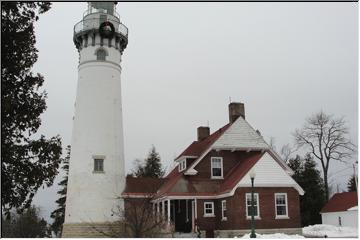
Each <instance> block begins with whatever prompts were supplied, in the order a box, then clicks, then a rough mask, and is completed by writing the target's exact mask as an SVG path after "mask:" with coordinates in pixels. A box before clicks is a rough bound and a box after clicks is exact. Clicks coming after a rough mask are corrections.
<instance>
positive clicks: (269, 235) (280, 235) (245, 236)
mask: <svg viewBox="0 0 360 240" xmlns="http://www.w3.org/2000/svg"><path fill="white" fill-rule="evenodd" d="M241 238H250V233H248V234H245V235H244V236H242V237H241ZM256 238H267V239H279V238H304V237H303V236H301V235H297V234H294V235H288V234H284V233H274V234H258V233H256Z"/></svg>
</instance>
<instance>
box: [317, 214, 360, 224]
mask: <svg viewBox="0 0 360 240" xmlns="http://www.w3.org/2000/svg"><path fill="white" fill-rule="evenodd" d="M339 217H341V225H342V227H355V228H357V227H358V211H357V210H354V211H344V212H331V213H321V218H322V223H323V224H328V225H333V226H337V227H339Z"/></svg>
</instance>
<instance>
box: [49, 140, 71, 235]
mask: <svg viewBox="0 0 360 240" xmlns="http://www.w3.org/2000/svg"><path fill="white" fill-rule="evenodd" d="M70 151H71V147H70V145H68V146H67V147H66V152H67V153H66V157H65V158H64V161H63V166H62V169H63V170H64V173H65V176H64V178H63V179H62V181H61V182H59V184H58V185H59V186H60V187H61V189H60V190H59V191H58V192H57V193H58V194H59V195H60V198H59V199H58V200H56V203H57V204H58V208H57V209H56V210H54V211H53V212H52V213H51V215H50V216H51V218H53V219H54V222H53V223H52V224H51V230H52V231H53V232H54V233H55V235H56V237H61V233H62V227H63V223H64V220H65V204H66V191H67V183H68V174H69V161H70Z"/></svg>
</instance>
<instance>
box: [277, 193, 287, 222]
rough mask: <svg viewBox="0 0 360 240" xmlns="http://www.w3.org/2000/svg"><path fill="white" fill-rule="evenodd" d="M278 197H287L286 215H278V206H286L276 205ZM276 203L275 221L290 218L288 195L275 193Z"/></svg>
mask: <svg viewBox="0 0 360 240" xmlns="http://www.w3.org/2000/svg"><path fill="white" fill-rule="evenodd" d="M277 196H285V206H286V215H278V214H277V206H284V205H282V204H281V205H280V204H277V203H276V197H277ZM274 202H275V219H284V218H289V209H288V205H289V204H288V199H287V193H275V194H274Z"/></svg>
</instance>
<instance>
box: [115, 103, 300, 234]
mask: <svg viewBox="0 0 360 240" xmlns="http://www.w3.org/2000/svg"><path fill="white" fill-rule="evenodd" d="M197 133H198V139H197V141H194V142H193V143H191V144H190V145H189V146H188V147H187V148H186V149H185V150H184V151H183V152H182V153H181V154H180V155H179V156H178V157H177V158H176V159H175V162H176V163H177V165H176V167H175V168H174V169H172V171H171V172H170V173H169V174H168V175H167V176H166V177H165V178H163V179H159V180H155V181H156V183H154V184H151V187H148V186H149V184H145V182H146V183H149V181H148V180H146V179H141V178H127V183H126V188H125V190H124V192H123V193H122V197H123V198H124V199H125V210H126V202H127V201H130V200H131V199H134V198H141V197H146V196H150V195H149V193H151V198H152V202H153V204H154V210H155V211H157V212H159V213H160V214H163V215H164V216H166V217H167V219H168V221H169V222H171V223H172V224H174V226H175V231H177V232H190V231H194V230H195V227H196V226H197V227H199V228H200V230H202V231H204V233H206V236H208V237H212V236H222V237H231V236H234V235H239V234H243V233H248V232H249V229H250V222H251V221H250V219H251V217H250V216H249V215H250V214H249V211H250V206H251V205H250V204H251V194H250V193H251V180H250V177H249V173H250V172H251V171H253V172H255V173H256V176H255V181H254V187H255V207H256V209H255V212H256V217H255V222H256V229H257V232H260V233H271V232H286V233H301V228H300V227H301V221H300V209H299V195H302V194H304V191H303V189H302V188H301V187H300V186H299V185H298V184H297V183H296V182H295V181H294V180H293V179H292V178H291V175H292V173H293V172H292V170H291V169H290V168H289V167H288V166H287V165H286V164H285V163H284V162H283V160H281V158H280V157H279V156H278V155H277V154H276V153H275V152H274V151H273V150H272V149H271V148H270V147H269V145H268V144H267V143H266V142H265V141H264V139H263V137H262V136H261V135H260V132H259V131H256V130H255V129H254V128H253V127H252V126H251V125H250V124H249V123H248V122H247V121H246V120H245V110H244V104H242V103H230V105H229V123H228V124H226V125H225V126H223V127H222V128H220V129H219V130H217V131H215V132H213V133H212V134H210V129H209V127H199V128H198V129H197ZM152 181H154V180H152Z"/></svg>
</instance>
